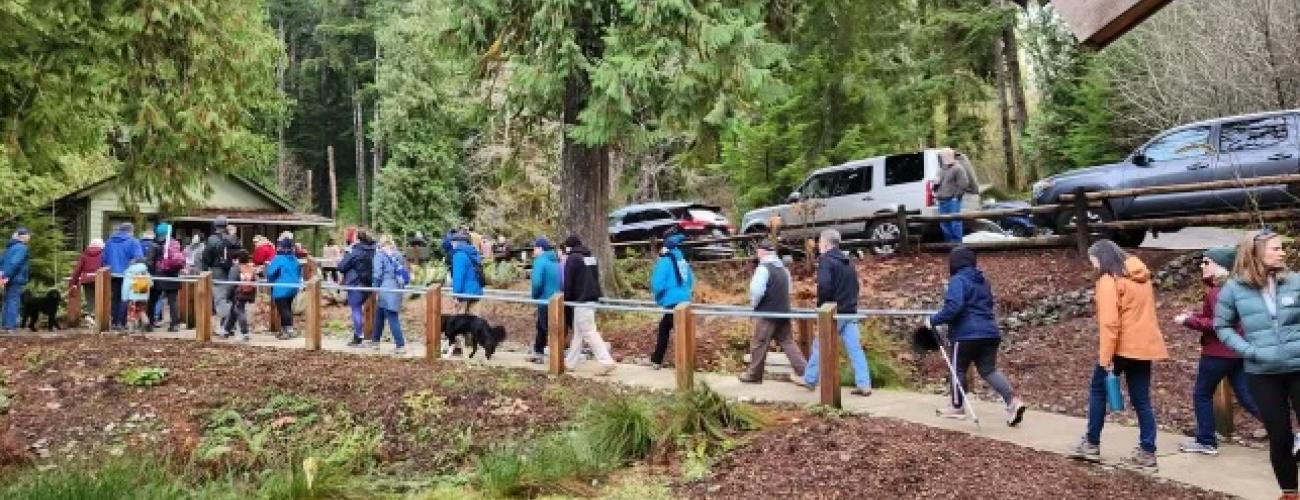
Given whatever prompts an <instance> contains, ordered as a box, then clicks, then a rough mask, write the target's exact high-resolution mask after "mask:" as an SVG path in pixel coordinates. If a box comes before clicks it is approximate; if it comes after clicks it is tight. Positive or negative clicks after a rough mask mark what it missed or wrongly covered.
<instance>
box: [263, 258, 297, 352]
mask: <svg viewBox="0 0 1300 500" xmlns="http://www.w3.org/2000/svg"><path fill="white" fill-rule="evenodd" d="M266 280H267V281H269V282H271V283H275V285H276V286H274V287H271V301H272V302H275V309H276V311H277V312H279V313H280V333H279V334H278V335H276V336H275V337H276V338H278V339H280V340H285V339H291V338H293V337H294V331H293V299H294V297H297V296H298V289H299V288H301V287H302V268H301V266H300V265H299V264H298V257H297V256H295V255H294V254H293V240H280V241H279V242H277V243H276V248H275V258H273V259H271V263H270V264H267V265H266Z"/></svg>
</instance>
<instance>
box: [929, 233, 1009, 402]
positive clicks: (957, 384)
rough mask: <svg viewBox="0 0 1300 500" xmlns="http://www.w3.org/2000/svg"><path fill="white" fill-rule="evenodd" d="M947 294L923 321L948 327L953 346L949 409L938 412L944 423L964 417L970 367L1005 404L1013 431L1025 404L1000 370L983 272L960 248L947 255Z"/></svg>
mask: <svg viewBox="0 0 1300 500" xmlns="http://www.w3.org/2000/svg"><path fill="white" fill-rule="evenodd" d="M948 273H949V274H951V275H952V279H950V280H949V281H948V292H947V293H945V294H944V297H943V308H942V309H940V310H939V312H938V313H936V314H935V315H934V316H931V317H929V318H927V319H926V323H927V324H928V325H930V326H936V325H948V340H950V341H951V342H952V356H953V375H954V376H955V378H954V380H953V390H952V407H951V408H948V409H946V410H939V415H940V416H942V417H946V418H954V419H962V418H966V408H965V406H964V405H965V401H963V400H962V390H959V388H961V389H963V390H964V389H966V388H968V387H970V386H968V385H966V372H967V371H969V369H970V365H972V364H974V365H975V369H976V370H977V371H979V374H980V377H981V378H983V379H984V382H985V383H987V384H988V385H989V387H992V388H993V390H995V391H997V393H998V395H999V396H1002V401H1003V402H1005V403H1006V411H1007V419H1006V422H1007V425H1008V426H1011V427H1015V426H1017V425H1020V422H1021V421H1022V420H1024V418H1025V409H1026V408H1027V407H1026V406H1025V402H1024V401H1021V400H1020V398H1018V397H1016V393H1015V391H1014V390H1012V389H1011V382H1009V381H1008V380H1007V377H1006V375H1003V374H1002V372H1000V371H998V346H999V345H1001V343H1002V336H1001V332H999V331H998V322H997V318H995V317H994V316H993V291H992V290H991V289H990V288H989V282H988V280H986V279H984V273H982V272H980V270H979V268H978V267H975V252H973V251H971V249H969V248H966V247H964V246H959V247H957V248H954V249H952V253H950V254H948Z"/></svg>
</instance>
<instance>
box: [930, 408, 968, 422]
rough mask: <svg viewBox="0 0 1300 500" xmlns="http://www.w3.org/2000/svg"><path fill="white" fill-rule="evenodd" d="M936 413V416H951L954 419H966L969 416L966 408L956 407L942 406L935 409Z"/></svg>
mask: <svg viewBox="0 0 1300 500" xmlns="http://www.w3.org/2000/svg"><path fill="white" fill-rule="evenodd" d="M934 414H935V415H936V416H940V417H943V418H951V419H953V420H966V417H967V415H966V409H965V408H955V407H948V408H940V409H937V410H934Z"/></svg>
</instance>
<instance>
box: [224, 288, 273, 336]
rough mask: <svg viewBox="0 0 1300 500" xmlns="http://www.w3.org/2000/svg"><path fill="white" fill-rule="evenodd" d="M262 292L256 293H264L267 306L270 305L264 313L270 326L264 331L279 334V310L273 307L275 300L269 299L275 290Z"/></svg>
mask: <svg viewBox="0 0 1300 500" xmlns="http://www.w3.org/2000/svg"><path fill="white" fill-rule="evenodd" d="M263 290H264V291H259V292H258V293H265V294H266V300H267V304H268V305H270V307H269V308H268V311H267V313H266V317H267V320H268V321H270V323H271V324H270V325H267V327H266V330H267V331H268V332H271V333H279V332H280V308H278V307H275V299H273V298H271V292H272V291H274V290H275V289H274V288H265V289H263ZM232 307H233V305H232Z"/></svg>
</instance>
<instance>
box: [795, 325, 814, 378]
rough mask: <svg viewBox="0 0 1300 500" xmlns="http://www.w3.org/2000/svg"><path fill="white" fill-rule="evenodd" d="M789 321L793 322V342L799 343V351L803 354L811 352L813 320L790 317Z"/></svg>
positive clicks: (806, 354)
mask: <svg viewBox="0 0 1300 500" xmlns="http://www.w3.org/2000/svg"><path fill="white" fill-rule="evenodd" d="M790 321H793V322H794V328H795V331H794V342H795V344H798V345H799V352H802V353H803V355H804V356H808V355H810V354H812V340H813V326H814V324H815V323H814V321H813V320H810V319H792V320H790ZM792 368H793V367H792Z"/></svg>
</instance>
